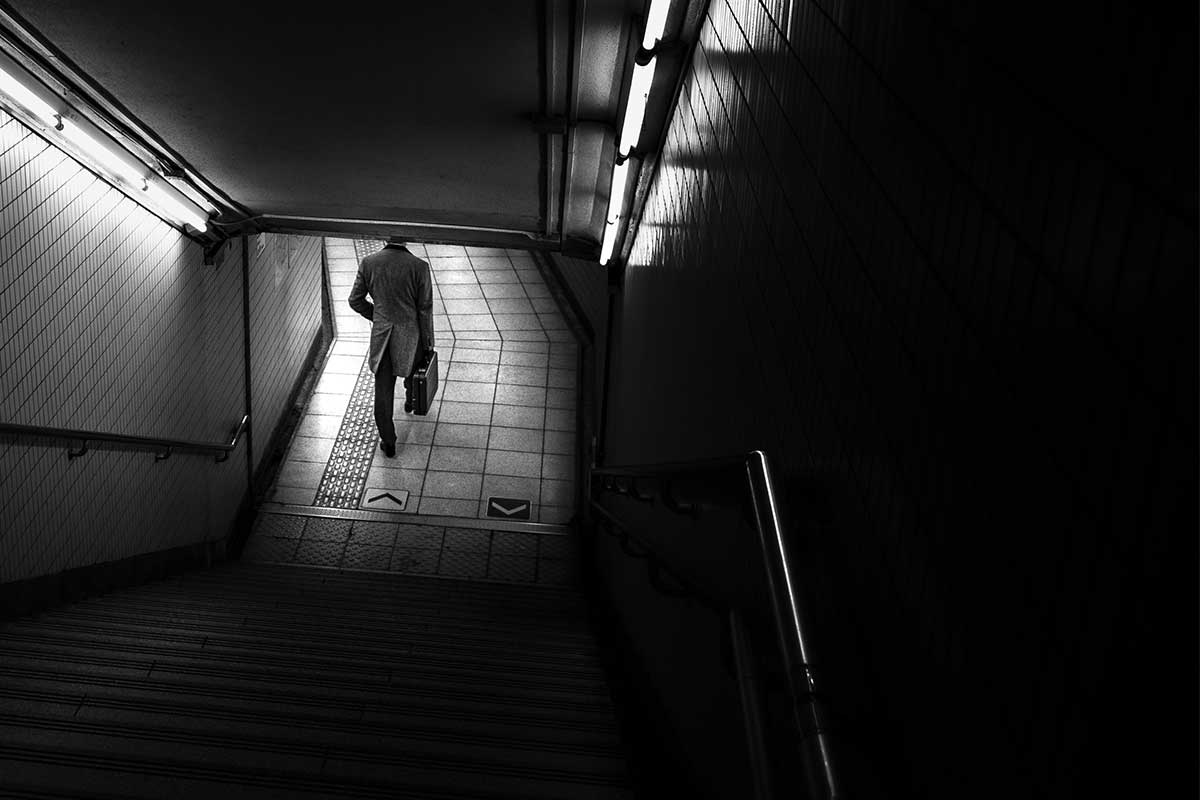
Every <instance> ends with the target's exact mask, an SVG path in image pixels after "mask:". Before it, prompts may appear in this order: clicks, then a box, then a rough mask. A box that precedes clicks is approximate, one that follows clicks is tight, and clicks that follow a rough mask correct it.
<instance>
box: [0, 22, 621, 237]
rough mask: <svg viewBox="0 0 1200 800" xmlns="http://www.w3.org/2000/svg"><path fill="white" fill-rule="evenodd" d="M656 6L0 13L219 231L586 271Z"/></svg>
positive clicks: (597, 234) (52, 67)
mask: <svg viewBox="0 0 1200 800" xmlns="http://www.w3.org/2000/svg"><path fill="white" fill-rule="evenodd" d="M6 6H7V8H6ZM643 6H644V2H641V1H640V0H512V1H511V2H486V1H485V0H479V1H478V2H472V3H467V4H463V3H400V2H392V3H383V4H364V3H354V2H350V3H343V4H341V5H339V6H330V7H327V9H326V10H323V11H322V12H321V13H320V14H312V13H307V12H304V11H298V9H299V8H300V6H298V5H297V4H295V3H294V2H287V3H285V2H281V1H280V0H255V1H254V2H247V3H241V4H237V5H234V6H231V7H229V12H228V13H225V14H222V15H220V16H218V15H217V14H215V13H214V12H213V11H212V8H213V7H212V6H199V5H185V4H169V5H168V4H164V3H161V2H150V0H112V1H111V2H104V3H91V2H79V1H78V0H76V1H75V2H70V1H69V0H8V2H7V3H0V11H5V12H6V14H7V16H8V17H9V19H8V20H7V21H6V27H7V28H9V29H11V28H13V27H16V28H18V29H23V35H24V36H26V38H27V41H29V42H33V43H34V45H35V46H33V47H29V46H28V45H27V48H28V49H30V50H31V51H40V52H41V53H42V54H43V55H42V62H43V63H44V64H46V65H49V68H51V69H53V70H54V71H56V72H57V73H58V74H59V75H60V76H65V80H64V83H65V85H68V86H73V87H74V90H75V91H76V92H77V93H78V95H79V96H80V98H81V99H82V101H84V102H86V103H87V104H88V105H89V107H90V108H91V109H92V110H93V111H94V112H96V113H97V114H99V115H100V116H103V117H105V119H106V120H107V121H109V122H110V123H111V122H112V120H117V121H118V122H120V121H122V120H124V121H125V122H127V123H128V126H127V127H126V128H125V130H126V132H128V131H129V130H134V131H138V132H140V133H142V134H144V135H145V136H146V137H147V138H148V139H149V140H150V141H152V142H153V143H154V144H153V145H149V148H150V149H151V150H152V151H155V152H165V154H166V157H165V158H163V159H162V160H163V161H165V162H168V163H171V164H172V165H173V166H178V167H180V168H185V169H186V170H187V171H188V172H190V173H192V174H193V175H195V176H196V177H197V178H198V179H199V180H200V181H201V185H205V184H206V185H209V186H210V187H211V188H212V189H214V190H215V193H213V192H210V195H213V196H214V197H215V199H217V200H218V201H219V202H217V203H215V205H216V206H217V207H219V208H220V210H221V212H222V217H219V219H228V220H234V219H246V218H249V219H250V222H249V223H246V224H252V225H253V226H254V228H256V229H260V230H321V231H326V232H349V233H356V234H368V235H370V234H386V233H392V232H400V233H406V234H408V235H410V236H412V237H413V238H415V239H425V240H427V241H459V242H476V243H496V244H503V245H507V246H533V247H541V248H546V249H568V250H573V251H574V252H575V253H576V254H584V255H586V254H588V253H590V252H591V250H592V249H594V248H595V247H596V244H597V243H598V241H599V238H600V235H601V230H602V226H603V205H604V202H605V200H606V197H607V191H608V174H607V172H608V169H609V168H610V165H611V163H612V160H611V159H612V149H613V138H614V134H615V124H616V117H617V115H618V113H619V100H620V87H621V84H622V80H623V77H624V74H625V65H626V61H627V60H628V57H631V51H629V50H628V49H627V47H628V42H629V38H630V33H631V31H632V29H633V27H634V22H635V16H636V15H637V14H640V13H641V12H642V8H643ZM331 9H336V11H334V10H331ZM8 33H9V37H8V38H10V39H12V38H14V37H13V36H12V35H11V30H9V31H8ZM110 118H111V119H110ZM110 127H111V125H110ZM564 245H566V247H565V248H564Z"/></svg>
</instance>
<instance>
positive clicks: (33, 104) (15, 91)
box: [0, 59, 58, 127]
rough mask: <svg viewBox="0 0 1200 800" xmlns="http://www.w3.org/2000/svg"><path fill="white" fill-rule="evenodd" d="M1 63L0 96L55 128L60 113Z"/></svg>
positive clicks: (6, 65)
mask: <svg viewBox="0 0 1200 800" xmlns="http://www.w3.org/2000/svg"><path fill="white" fill-rule="evenodd" d="M6 61H7V59H5V60H3V61H0V94H3V95H5V96H7V97H8V98H10V99H11V100H12V101H13V102H14V103H16V104H17V105H18V106H20V107H21V108H23V109H25V110H26V111H28V112H29V113H30V114H32V115H33V116H34V117H35V118H36V119H37V120H38V121H39V122H41V123H43V124H45V125H49V126H51V127H54V126H55V125H57V124H58V119H57V115H58V112H57V111H55V110H54V107H53V106H51V105H50V104H49V103H48V102H46V100H45V99H44V98H43V97H41V96H40V95H39V94H38V93H37V92H34V91H33V90H32V89H30V88H29V87H28V86H26V85H25V84H24V83H22V82H21V81H20V80H19V79H17V78H16V77H14V76H13V74H12V73H13V70H12V69H11V67H10V66H9V65H8V64H7V63H5V62H6Z"/></svg>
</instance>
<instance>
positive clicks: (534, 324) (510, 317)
mask: <svg viewBox="0 0 1200 800" xmlns="http://www.w3.org/2000/svg"><path fill="white" fill-rule="evenodd" d="M492 319H494V320H495V327H497V328H499V329H500V330H502V331H537V330H541V329H542V323H541V321H540V320H539V319H538V317H537V315H536V314H495V313H493V314H492Z"/></svg>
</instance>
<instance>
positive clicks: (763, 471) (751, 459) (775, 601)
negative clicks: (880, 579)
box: [592, 450, 839, 800]
mask: <svg viewBox="0 0 1200 800" xmlns="http://www.w3.org/2000/svg"><path fill="white" fill-rule="evenodd" d="M738 467H740V468H741V469H743V470H744V472H743V474H744V475H745V478H746V487H745V488H746V489H747V491H748V492H749V499H750V506H751V508H752V509H753V515H754V520H753V522H754V527H755V529H756V530H757V533H758V543H759V548H760V550H761V551H762V557H763V564H764V567H765V570H766V573H767V590H768V593H769V595H770V600H771V616H772V617H773V620H774V624H775V630H776V633H777V635H778V639H779V641H778V644H779V650H780V655H781V656H782V659H783V664H784V668H785V674H786V676H787V684H788V691H789V694H790V695H791V698H792V712H793V715H794V718H795V723H796V727H797V729H798V731H799V732H800V737H801V739H800V743H801V751H802V752H801V757H802V759H803V762H804V772H805V774H806V777H807V779H808V782H809V787H808V788H809V793H810V796H811V797H813V798H823V799H827V800H832V798H836V797H838V796H839V794H838V782H837V780H836V776H835V771H834V765H833V759H832V755H831V752H830V743H829V737H828V728H827V726H826V725H825V722H824V712H823V710H822V709H821V707H820V705H819V704H818V703H817V697H818V694H817V682H816V679H815V677H814V675H813V669H812V653H811V647H810V645H809V642H808V637H807V636H806V635H805V632H804V629H805V626H804V623H803V619H804V616H803V613H802V608H801V601H800V597H799V593H798V592H797V590H796V586H795V582H794V580H793V578H792V572H793V570H792V562H791V558H790V557H789V556H788V548H787V543H786V541H785V539H784V534H783V525H782V523H781V521H780V513H779V505H778V502H777V500H776V497H775V489H774V486H773V483H772V480H771V470H770V467H769V465H768V463H767V456H766V454H765V453H763V452H762V451H761V450H754V451H751V452H750V453H748V454H747V455H746V457H745V458H743V459H736V458H735V459H715V460H711V461H705V462H693V463H690V464H659V465H651V466H642V467H597V468H596V469H593V470H592V474H593V475H594V476H601V477H605V476H607V477H616V478H630V479H637V478H644V479H658V480H668V481H669V480H670V479H672V478H679V477H685V476H701V475H704V474H706V473H712V472H719V471H728V470H731V469H733V468H738ZM592 485H593V486H594V487H596V488H598V489H605V488H607V487H604V486H603V485H600V484H599V483H598V482H597V481H593V482H592Z"/></svg>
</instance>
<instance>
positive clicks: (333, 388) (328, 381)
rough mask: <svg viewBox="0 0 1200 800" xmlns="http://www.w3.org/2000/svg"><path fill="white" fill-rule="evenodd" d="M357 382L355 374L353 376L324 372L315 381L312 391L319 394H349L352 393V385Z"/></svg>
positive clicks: (356, 374)
mask: <svg viewBox="0 0 1200 800" xmlns="http://www.w3.org/2000/svg"><path fill="white" fill-rule="evenodd" d="M357 382H358V373H357V372H356V373H353V374H348V373H339V372H326V373H325V374H324V375H322V376H321V379H320V380H319V381H317V385H316V387H315V388H314V389H313V391H314V392H318V393H320V394H350V393H351V392H353V391H354V384H355V383H357Z"/></svg>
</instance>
